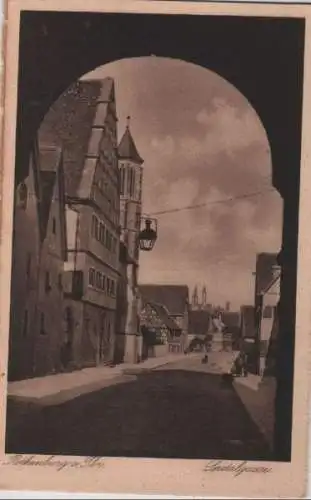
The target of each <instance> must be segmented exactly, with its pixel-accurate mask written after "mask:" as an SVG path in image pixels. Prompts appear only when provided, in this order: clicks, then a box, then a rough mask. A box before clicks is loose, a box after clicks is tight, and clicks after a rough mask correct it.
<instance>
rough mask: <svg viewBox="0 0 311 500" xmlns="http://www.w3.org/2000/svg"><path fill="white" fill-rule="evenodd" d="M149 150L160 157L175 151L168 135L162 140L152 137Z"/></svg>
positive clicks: (173, 142)
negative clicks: (152, 150)
mask: <svg viewBox="0 0 311 500" xmlns="http://www.w3.org/2000/svg"><path fill="white" fill-rule="evenodd" d="M151 148H153V149H154V150H155V151H156V152H157V153H160V154H161V155H172V154H173V153H174V150H175V141H174V139H173V138H172V137H171V136H170V135H167V136H166V137H165V138H164V139H160V138H157V137H154V138H153V139H152V140H151Z"/></svg>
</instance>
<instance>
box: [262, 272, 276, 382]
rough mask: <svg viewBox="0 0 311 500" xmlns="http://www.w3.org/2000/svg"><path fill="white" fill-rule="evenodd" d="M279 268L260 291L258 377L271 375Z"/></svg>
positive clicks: (273, 358)
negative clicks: (266, 373)
mask: <svg viewBox="0 0 311 500" xmlns="http://www.w3.org/2000/svg"><path fill="white" fill-rule="evenodd" d="M280 281H281V272H280V268H279V267H277V266H275V268H274V277H273V278H272V280H271V282H270V283H269V284H268V286H267V287H266V289H265V290H263V291H262V293H261V294H262V303H261V314H260V330H259V331H260V333H259V340H260V361H259V368H260V375H261V376H262V375H264V373H265V371H266V370H267V371H269V373H270V374H273V371H274V363H275V352H274V351H275V343H276V340H277V334H278V310H277V305H278V303H279V300H280ZM269 351H270V352H269Z"/></svg>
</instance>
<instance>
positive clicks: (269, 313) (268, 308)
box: [263, 306, 273, 319]
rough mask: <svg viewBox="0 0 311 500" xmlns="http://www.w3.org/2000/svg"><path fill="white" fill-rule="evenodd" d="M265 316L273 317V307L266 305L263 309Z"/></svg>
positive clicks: (267, 317)
mask: <svg viewBox="0 0 311 500" xmlns="http://www.w3.org/2000/svg"><path fill="white" fill-rule="evenodd" d="M263 317H264V318H266V319H271V318H272V317H273V307H272V306H266V307H265V308H264V311H263Z"/></svg>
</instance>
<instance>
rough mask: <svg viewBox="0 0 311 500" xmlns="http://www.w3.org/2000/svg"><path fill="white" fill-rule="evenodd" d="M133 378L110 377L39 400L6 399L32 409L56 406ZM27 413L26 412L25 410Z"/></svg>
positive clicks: (15, 397)
mask: <svg viewBox="0 0 311 500" xmlns="http://www.w3.org/2000/svg"><path fill="white" fill-rule="evenodd" d="M132 380H133V378H129V377H128V376H125V375H124V374H121V375H116V376H115V377H111V378H109V379H106V380H99V381H97V382H92V383H89V384H85V385H82V386H81V385H80V386H78V387H75V388H73V389H65V390H63V391H59V392H57V393H56V394H52V395H48V396H43V397H41V398H36V397H24V396H8V399H9V400H11V401H12V402H15V403H20V404H24V405H29V406H32V407H42V408H43V407H46V406H57V405H61V404H64V403H67V402H69V401H72V400H74V399H76V398H78V397H80V396H84V395H86V394H91V393H92V392H97V391H100V390H101V389H105V388H106V387H110V386H112V385H117V384H121V383H126V382H131V381H132ZM26 411H27V410H26Z"/></svg>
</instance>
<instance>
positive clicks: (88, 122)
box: [39, 78, 120, 367]
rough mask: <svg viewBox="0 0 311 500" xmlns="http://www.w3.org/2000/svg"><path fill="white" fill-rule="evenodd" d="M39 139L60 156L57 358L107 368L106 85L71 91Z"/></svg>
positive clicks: (110, 229)
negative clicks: (60, 354)
mask: <svg viewBox="0 0 311 500" xmlns="http://www.w3.org/2000/svg"><path fill="white" fill-rule="evenodd" d="M39 134H40V138H41V140H42V141H44V142H45V143H48V144H52V145H56V146H58V145H61V146H62V150H63V163H64V173H65V195H66V198H65V201H66V222H67V245H68V260H67V262H66V265H65V269H64V271H65V273H64V292H65V299H66V305H65V312H64V318H63V320H64V325H65V331H66V338H67V341H66V349H65V353H66V356H64V358H65V359H66V364H68V365H69V366H73V367H82V366H89V365H95V364H98V363H110V362H111V361H112V359H113V352H114V341H115V321H116V293H117V282H118V278H119V237H120V230H119V219H120V183H119V170H118V158H117V145H118V144H117V116H116V102H115V91H114V81H113V79H112V78H105V79H104V80H89V81H86V80H83V81H78V82H76V83H74V84H73V85H71V86H70V88H69V89H68V90H67V91H66V92H65V93H64V94H62V95H61V96H60V97H59V99H58V100H57V101H56V102H55V103H54V104H53V106H52V107H51V108H50V110H49V112H48V113H47V115H46V116H45V119H44V120H43V123H42V125H41V127H40V131H39Z"/></svg>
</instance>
